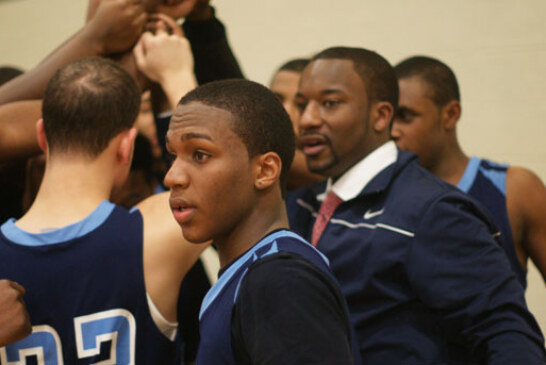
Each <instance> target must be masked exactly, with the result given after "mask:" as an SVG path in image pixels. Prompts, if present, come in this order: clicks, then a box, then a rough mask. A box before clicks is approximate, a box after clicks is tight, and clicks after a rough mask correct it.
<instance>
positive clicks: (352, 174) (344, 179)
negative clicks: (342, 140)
mask: <svg viewBox="0 0 546 365" xmlns="http://www.w3.org/2000/svg"><path fill="white" fill-rule="evenodd" d="M397 158H398V149H397V148H396V145H395V143H394V142H393V141H389V142H387V143H385V144H383V145H382V146H381V147H379V148H377V149H375V150H374V151H373V152H372V153H370V154H369V155H368V156H366V157H365V158H363V159H362V160H360V161H359V162H358V163H357V164H356V165H354V166H353V167H351V168H350V169H349V170H347V171H346V172H345V173H344V174H343V175H341V177H340V178H339V179H338V180H337V181H336V182H335V183H333V182H332V178H328V180H327V182H326V191H325V192H323V193H322V194H319V195H318V196H317V199H318V200H319V201H323V200H324V199H325V198H326V195H328V193H329V192H331V191H333V192H334V193H336V195H337V196H339V197H340V198H341V199H343V201H347V200H351V199H353V198H355V197H356V196H357V195H358V194H359V193H360V192H361V191H362V190H363V189H364V188H365V187H366V185H368V183H369V182H370V181H371V180H372V179H373V178H374V177H375V176H377V175H378V174H379V173H380V172H381V171H383V170H384V169H385V168H386V167H388V166H390V165H392V164H393V163H394V162H396V159H397Z"/></svg>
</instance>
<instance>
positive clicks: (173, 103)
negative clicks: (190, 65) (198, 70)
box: [160, 70, 197, 110]
mask: <svg viewBox="0 0 546 365" xmlns="http://www.w3.org/2000/svg"><path fill="white" fill-rule="evenodd" d="M160 84H161V88H162V89H163V92H164V93H165V95H166V97H167V100H168V103H169V108H170V110H175V109H176V107H177V105H178V102H179V101H180V99H181V98H182V97H183V96H184V95H186V94H187V93H188V92H189V91H191V90H193V89H194V88H195V87H196V86H197V81H196V80H195V76H194V75H193V72H192V71H191V70H183V71H181V72H178V73H176V74H172V75H166V77H165V78H164V79H163V80H162V81H161V82H160Z"/></svg>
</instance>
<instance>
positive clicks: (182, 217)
mask: <svg viewBox="0 0 546 365" xmlns="http://www.w3.org/2000/svg"><path fill="white" fill-rule="evenodd" d="M169 204H170V206H171V210H172V212H173V216H174V219H175V220H176V221H177V222H178V224H180V225H182V224H185V223H187V222H189V221H190V220H191V218H192V217H193V216H194V214H195V212H196V208H195V206H194V205H192V204H191V203H189V202H187V201H186V200H184V199H181V198H171V199H169Z"/></svg>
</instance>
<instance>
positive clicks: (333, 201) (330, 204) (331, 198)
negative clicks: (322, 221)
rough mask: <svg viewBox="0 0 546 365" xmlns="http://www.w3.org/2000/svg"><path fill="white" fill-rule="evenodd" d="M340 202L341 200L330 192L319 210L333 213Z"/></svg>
mask: <svg viewBox="0 0 546 365" xmlns="http://www.w3.org/2000/svg"><path fill="white" fill-rule="evenodd" d="M342 202H343V200H342V199H341V198H340V197H339V196H337V195H336V193H334V192H333V191H332V192H330V193H328V195H327V196H326V199H324V201H323V202H322V204H321V205H320V210H327V211H330V210H332V211H334V210H336V208H337V207H338V206H339V205H340V204H341V203H342Z"/></svg>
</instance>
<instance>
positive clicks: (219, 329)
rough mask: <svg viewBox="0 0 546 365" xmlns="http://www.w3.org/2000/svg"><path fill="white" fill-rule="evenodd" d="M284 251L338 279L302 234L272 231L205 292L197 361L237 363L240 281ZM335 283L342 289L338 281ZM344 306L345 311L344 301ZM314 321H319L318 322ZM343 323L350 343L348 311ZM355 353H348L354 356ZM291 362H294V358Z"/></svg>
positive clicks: (272, 278)
mask: <svg viewBox="0 0 546 365" xmlns="http://www.w3.org/2000/svg"><path fill="white" fill-rule="evenodd" d="M284 253H292V254H295V255H298V256H299V257H303V258H304V259H305V260H307V261H308V262H310V263H311V264H312V265H315V266H316V267H318V268H319V269H320V270H322V272H325V273H327V275H328V276H329V277H330V278H331V280H332V281H333V282H335V279H334V278H333V276H332V274H331V273H330V270H329V268H328V261H327V259H326V258H325V257H324V256H323V255H322V254H321V253H320V252H319V251H317V250H316V249H315V248H314V247H312V246H311V245H310V244H309V243H307V242H306V241H304V240H303V239H302V238H301V237H299V236H298V235H296V234H294V233H292V232H289V231H286V230H280V231H277V232H274V233H271V234H269V235H268V236H266V237H265V238H263V239H262V240H261V241H260V242H258V243H257V244H256V245H254V246H253V247H252V248H251V249H250V250H248V251H247V252H246V253H245V254H243V255H242V256H241V257H239V258H238V259H236V260H235V261H234V262H233V263H232V264H231V265H230V266H229V267H227V269H226V270H225V271H224V272H223V273H222V275H221V276H220V278H219V280H218V282H217V283H216V284H215V285H214V286H213V287H212V288H211V289H210V291H209V292H208V293H207V295H206V296H205V299H204V301H203V304H202V307H201V312H200V318H199V319H200V331H201V342H200V344H199V350H198V353H197V364H203V365H208V364H215V365H221V364H236V363H237V361H236V360H235V358H236V357H235V355H234V351H233V347H232V344H233V338H232V318H233V313H234V312H233V310H234V306H235V303H236V301H237V295H238V292H239V289H240V288H241V283H244V279H245V275H247V273H248V272H249V269H251V268H253V267H254V266H255V264H256V263H257V262H262V261H264V260H263V259H266V258H267V259H270V258H272V257H274V256H275V255H282V254H284ZM269 279H270V280H272V281H275V279H276V278H275V277H270V278H269ZM294 280H298V278H297V276H295V277H294ZM243 285H244V284H243ZM335 286H336V290H337V291H338V292H339V290H338V289H337V284H335ZM255 295H258V293H255ZM339 296H340V298H341V299H342V297H341V293H339ZM257 300H259V298H257ZM279 309H280V308H279ZM342 309H343V310H344V311H345V313H346V308H345V303H344V301H343V307H342ZM275 310H276V309H272V312H271V316H275ZM295 315H297V314H295ZM314 324H315V325H316V322H315V323H314ZM344 325H345V327H346V328H347V331H346V335H347V343H349V344H350V343H351V340H352V339H351V338H352V335H351V325H350V324H349V320H348V315H347V317H346V319H345V323H344ZM302 331H304V329H302ZM247 346H249V347H251V346H252V344H251V343H249V344H247ZM348 350H349V354H350V352H351V351H352V350H351V346H349V347H348ZM353 350H355V351H357V349H356V347H353ZM353 356H354V355H351V354H350V355H349V357H350V358H351V359H352V358H353ZM288 357H290V356H288ZM251 360H255V359H251ZM252 362H254V361H251V363H252ZM291 363H293V359H292V361H291ZM351 363H352V361H351Z"/></svg>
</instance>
